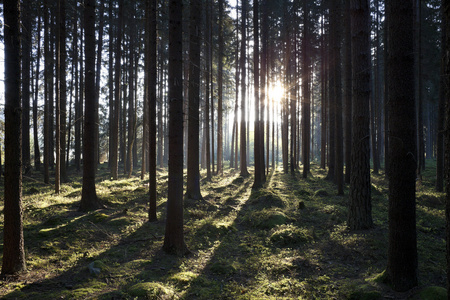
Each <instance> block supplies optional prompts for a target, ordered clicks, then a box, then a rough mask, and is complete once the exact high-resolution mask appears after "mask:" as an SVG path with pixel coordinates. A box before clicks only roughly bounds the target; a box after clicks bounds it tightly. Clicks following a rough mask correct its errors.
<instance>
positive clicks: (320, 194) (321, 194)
mask: <svg viewBox="0 0 450 300" xmlns="http://www.w3.org/2000/svg"><path fill="white" fill-rule="evenodd" d="M314 196H316V197H328V196H329V194H328V192H327V191H326V190H324V189H320V190H317V191H315V192H314Z"/></svg>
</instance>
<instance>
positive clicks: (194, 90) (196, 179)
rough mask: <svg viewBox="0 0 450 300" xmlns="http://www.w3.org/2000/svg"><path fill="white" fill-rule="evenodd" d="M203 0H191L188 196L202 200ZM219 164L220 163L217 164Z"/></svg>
mask: <svg viewBox="0 0 450 300" xmlns="http://www.w3.org/2000/svg"><path fill="white" fill-rule="evenodd" d="M201 11H202V2H201V0H191V1H190V21H189V23H190V25H189V28H190V38H189V109H188V149H187V167H188V168H187V186H186V197H187V198H188V199H193V200H200V199H202V195H201V192H200V170H199V152H200V149H199V127H200V126H199V123H200V122H199V119H200V117H199V105H200V44H201V37H200V35H201V29H202V28H201V21H202V18H201ZM217 166H219V163H218V164H217Z"/></svg>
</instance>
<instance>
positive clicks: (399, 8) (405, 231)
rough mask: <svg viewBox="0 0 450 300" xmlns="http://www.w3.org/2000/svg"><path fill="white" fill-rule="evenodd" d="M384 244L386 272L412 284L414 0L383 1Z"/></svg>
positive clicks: (401, 285) (395, 282)
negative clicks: (385, 69) (385, 29)
mask: <svg viewBox="0 0 450 300" xmlns="http://www.w3.org/2000/svg"><path fill="white" fill-rule="evenodd" d="M386 4H387V6H386V8H387V10H386V16H387V18H388V36H389V38H388V44H387V45H388V54H389V55H388V60H387V67H388V78H387V80H388V82H389V83H388V88H389V98H388V100H387V104H388V108H389V131H388V132H389V246H388V262H387V269H386V274H387V276H388V279H389V280H390V282H391V283H392V287H393V289H394V290H396V291H407V290H409V289H411V288H413V287H414V286H416V285H417V233H416V206H415V201H416V199H415V198H416V197H415V190H416V186H415V183H416V169H417V166H416V156H415V155H414V154H415V153H417V152H416V151H417V138H416V134H417V127H416V107H415V105H414V103H415V102H414V87H415V79H414V14H413V11H414V9H413V1H402V0H392V1H388V2H387V3H386Z"/></svg>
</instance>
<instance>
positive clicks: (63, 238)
mask: <svg viewBox="0 0 450 300" xmlns="http://www.w3.org/2000/svg"><path fill="white" fill-rule="evenodd" d="M434 167H435V166H434V165H433V163H432V162H429V166H427V170H426V171H425V172H424V174H423V179H422V181H421V182H420V184H418V187H417V235H418V251H419V280H420V286H419V288H417V289H415V290H413V291H409V292H408V293H404V294H398V293H395V292H393V291H392V290H391V289H390V287H389V286H387V285H385V284H384V283H383V281H382V280H380V278H382V277H383V275H382V274H383V271H384V269H385V267H386V260H387V252H386V251H387V247H386V245H387V229H388V226H387V206H388V205H387V196H386V195H387V191H388V190H387V182H386V180H385V178H384V174H380V175H372V199H373V218H374V223H375V227H374V228H373V229H371V230H367V231H357V232H351V231H349V230H348V229H347V227H346V218H347V202H348V187H346V190H345V193H346V194H345V195H344V196H337V195H336V188H335V186H334V185H333V184H332V183H330V182H328V181H325V180H324V177H325V175H326V173H325V172H324V171H323V170H320V169H319V168H318V166H317V165H312V172H311V176H310V177H309V178H308V179H306V180H305V179H301V176H300V174H299V173H298V174H295V175H291V174H283V173H282V171H281V169H277V170H275V171H274V172H272V173H271V174H269V175H268V177H267V179H268V180H267V183H266V184H265V186H264V187H263V188H262V189H260V190H258V191H255V190H252V189H251V187H252V184H253V179H252V177H248V178H243V177H239V174H238V172H234V171H233V170H230V169H227V170H225V174H224V176H223V177H217V176H216V177H213V178H212V180H211V181H210V182H207V181H202V194H203V197H204V201H201V202H198V203H195V202H192V201H188V202H186V205H185V239H186V244H187V246H188V248H189V249H190V250H191V254H190V255H189V256H187V257H176V256H171V255H167V254H165V253H164V252H163V251H161V247H162V244H163V240H164V227H165V223H164V218H165V202H166V201H167V172H166V171H165V170H162V169H159V170H158V203H157V209H158V213H157V215H158V219H159V221H157V222H153V223H149V222H147V208H148V205H147V201H148V178H145V179H144V180H140V179H139V177H138V176H137V174H136V176H135V177H133V178H130V179H127V178H120V179H119V180H117V181H111V180H110V179H109V176H108V174H107V173H106V172H107V170H106V169H105V168H103V167H101V168H100V171H99V176H98V183H97V193H98V195H99V197H100V198H101V199H102V201H103V202H104V203H105V204H106V206H107V208H105V209H102V210H98V211H94V212H90V213H87V214H83V213H80V212H78V211H77V208H78V204H79V201H80V196H81V184H80V183H79V182H81V178H80V176H79V174H77V173H75V172H73V173H71V180H72V183H66V184H64V185H63V186H62V192H61V193H60V194H59V195H55V194H54V192H53V187H52V186H50V185H45V184H43V183H42V182H40V181H39V180H40V174H33V175H32V176H33V178H34V179H33V180H30V179H27V178H25V180H24V189H23V195H24V197H23V204H24V223H25V224H24V236H25V247H26V259H27V267H28V272H27V273H26V274H23V275H21V276H19V278H15V279H5V280H3V281H1V282H0V297H2V298H3V299H45V298H48V299H383V298H390V299H395V298H400V299H406V298H411V299H439V298H436V297H446V295H445V291H444V290H443V287H445V276H446V274H445V216H444V208H445V205H444V194H442V193H436V192H434V173H433V172H434ZM251 172H252V170H251ZM2 190H3V189H2ZM0 209H2V207H0ZM0 229H3V216H1V220H0ZM0 242H1V244H0V250H1V248H2V247H3V244H2V241H1V240H0ZM430 297H431V298H430Z"/></svg>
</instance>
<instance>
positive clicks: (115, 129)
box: [109, 0, 124, 180]
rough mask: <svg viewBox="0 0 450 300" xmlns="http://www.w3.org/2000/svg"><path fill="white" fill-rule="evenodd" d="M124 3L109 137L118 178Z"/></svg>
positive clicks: (113, 169) (121, 8)
mask: <svg viewBox="0 0 450 300" xmlns="http://www.w3.org/2000/svg"><path fill="white" fill-rule="evenodd" d="M123 3H124V0H119V22H118V28H117V40H116V53H115V66H114V69H115V72H114V73H115V78H114V116H113V120H112V121H113V122H112V123H113V124H112V132H111V136H110V137H109V139H110V143H111V144H112V145H111V146H112V147H111V150H112V152H111V153H110V158H111V164H110V166H111V176H112V178H113V179H114V180H117V178H118V175H119V174H118V173H119V161H118V159H119V156H118V152H119V113H120V101H121V97H120V89H121V86H120V81H121V72H120V70H121V56H122V51H121V48H122V24H123Z"/></svg>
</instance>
